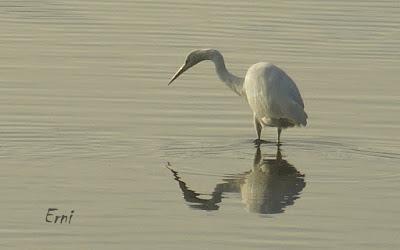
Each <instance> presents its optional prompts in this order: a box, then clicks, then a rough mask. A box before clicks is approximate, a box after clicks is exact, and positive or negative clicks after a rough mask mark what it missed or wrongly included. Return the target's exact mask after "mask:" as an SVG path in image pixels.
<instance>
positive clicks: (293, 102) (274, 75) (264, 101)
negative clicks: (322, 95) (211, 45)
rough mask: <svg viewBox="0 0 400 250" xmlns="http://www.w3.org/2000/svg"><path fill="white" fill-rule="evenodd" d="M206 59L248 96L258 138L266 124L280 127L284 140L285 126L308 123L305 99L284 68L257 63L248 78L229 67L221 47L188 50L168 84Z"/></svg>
mask: <svg viewBox="0 0 400 250" xmlns="http://www.w3.org/2000/svg"><path fill="white" fill-rule="evenodd" d="M204 60H211V61H213V62H214V65H215V69H216V72H217V75H218V77H219V78H220V79H221V81H223V82H224V83H225V84H226V85H227V86H228V87H229V88H230V89H232V90H233V91H234V92H235V93H236V94H238V95H239V96H243V97H245V98H246V100H247V102H248V104H249V105H250V108H251V110H252V111H253V115H254V126H255V129H256V131H257V140H256V142H258V143H259V142H260V141H261V140H260V137H261V130H262V128H263V127H265V126H268V127H277V128H278V144H280V135H281V131H282V129H285V128H288V127H293V126H300V125H303V126H306V125H307V114H306V112H305V111H304V103H303V99H302V98H301V95H300V92H299V90H298V88H297V86H296V84H295V83H294V81H293V80H292V79H291V78H290V77H289V76H288V75H287V74H286V73H285V72H284V71H283V70H282V69H280V68H278V67H277V66H275V65H273V64H271V63H265V62H260V63H256V64H254V65H252V66H251V67H250V68H249V69H248V70H247V73H246V76H245V78H241V77H237V76H235V75H233V74H231V73H230V72H229V71H228V70H227V69H226V67H225V62H224V58H223V56H222V54H221V53H220V52H219V51H218V50H216V49H199V50H194V51H192V52H190V53H189V54H188V56H187V57H186V61H185V63H184V64H183V65H182V67H181V68H180V69H179V70H178V71H177V72H176V73H175V75H174V76H173V77H172V79H171V80H170V82H169V83H168V85H170V84H171V83H172V82H173V81H174V80H175V79H176V78H178V76H179V75H181V74H182V73H183V72H185V71H186V70H188V69H189V68H191V67H193V66H194V65H196V64H198V63H199V62H201V61H204Z"/></svg>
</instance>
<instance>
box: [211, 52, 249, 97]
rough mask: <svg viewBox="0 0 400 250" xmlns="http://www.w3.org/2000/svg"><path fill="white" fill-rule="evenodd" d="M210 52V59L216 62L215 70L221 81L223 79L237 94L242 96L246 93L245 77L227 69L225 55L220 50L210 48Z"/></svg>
mask: <svg viewBox="0 0 400 250" xmlns="http://www.w3.org/2000/svg"><path fill="white" fill-rule="evenodd" d="M209 53H210V56H209V59H210V60H211V61H213V62H214V64H215V70H216V72H217V75H218V77H219V79H221V81H223V82H224V83H225V84H226V85H227V86H228V87H229V88H230V89H232V90H233V91H234V92H235V93H236V94H238V95H240V96H242V95H243V94H244V90H243V82H244V78H241V77H237V76H235V75H233V74H231V73H230V72H229V71H228V70H227V69H226V66H225V62H224V57H223V56H222V54H221V53H220V52H219V51H218V50H210V51H209Z"/></svg>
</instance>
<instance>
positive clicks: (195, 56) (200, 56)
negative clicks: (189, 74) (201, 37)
mask: <svg viewBox="0 0 400 250" xmlns="http://www.w3.org/2000/svg"><path fill="white" fill-rule="evenodd" d="M213 51H214V50H212V49H198V50H193V51H192V52H190V53H189V54H188V55H187V57H186V60H185V63H184V64H183V65H182V67H180V68H179V70H178V71H177V72H176V73H175V75H174V76H173V77H172V78H171V80H170V81H169V83H168V85H170V84H171V83H172V82H173V81H174V80H175V79H176V78H178V76H180V75H181V74H182V73H183V72H185V71H186V70H188V69H190V68H191V67H193V66H194V65H196V64H198V63H199V62H201V61H204V60H211V57H212V54H213Z"/></svg>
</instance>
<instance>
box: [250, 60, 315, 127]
mask: <svg viewBox="0 0 400 250" xmlns="http://www.w3.org/2000/svg"><path fill="white" fill-rule="evenodd" d="M247 74H248V75H246V83H245V84H246V94H247V98H248V102H249V105H250V107H251V108H252V109H253V111H254V112H255V113H256V115H257V116H258V117H259V118H263V117H266V118H272V119H280V118H286V119H289V120H291V121H293V122H294V123H295V124H302V125H306V124H307V121H306V120H307V114H306V113H305V112H304V103H303V99H302V98H301V95H300V92H299V90H298V88H297V86H296V84H295V83H294V82H293V80H292V79H291V78H290V77H289V76H288V75H287V74H286V73H285V72H284V71H283V70H281V69H280V68H278V67H276V66H275V65H273V64H267V63H258V64H255V65H253V66H252V67H251V68H250V69H249V72H248V73H247ZM247 92H249V93H247Z"/></svg>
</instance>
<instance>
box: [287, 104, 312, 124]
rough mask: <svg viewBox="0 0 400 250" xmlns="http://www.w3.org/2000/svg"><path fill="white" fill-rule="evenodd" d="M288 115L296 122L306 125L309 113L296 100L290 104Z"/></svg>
mask: <svg viewBox="0 0 400 250" xmlns="http://www.w3.org/2000/svg"><path fill="white" fill-rule="evenodd" d="M287 111H288V115H289V119H291V120H293V121H295V123H296V124H298V125H299V126H300V125H303V126H306V125H307V118H308V115H307V113H306V112H305V111H304V109H303V107H302V106H300V105H299V104H298V103H296V102H292V105H290V106H289V110H287Z"/></svg>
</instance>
